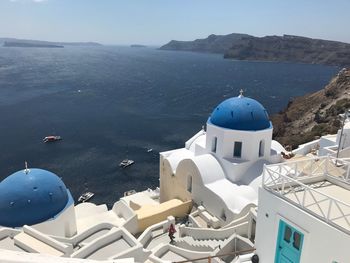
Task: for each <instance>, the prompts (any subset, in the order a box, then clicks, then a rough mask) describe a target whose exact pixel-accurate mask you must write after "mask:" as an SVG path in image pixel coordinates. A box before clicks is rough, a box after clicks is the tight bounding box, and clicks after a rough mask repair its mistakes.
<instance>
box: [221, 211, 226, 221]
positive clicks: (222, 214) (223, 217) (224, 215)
mask: <svg viewBox="0 0 350 263" xmlns="http://www.w3.org/2000/svg"><path fill="white" fill-rule="evenodd" d="M220 217H221V219H222V220H224V221H226V213H225V210H222V213H221V216H220Z"/></svg>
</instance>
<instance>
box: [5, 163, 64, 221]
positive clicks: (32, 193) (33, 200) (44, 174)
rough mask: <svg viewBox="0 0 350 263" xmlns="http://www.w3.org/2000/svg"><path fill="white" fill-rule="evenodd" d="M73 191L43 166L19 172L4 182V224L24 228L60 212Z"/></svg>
mask: <svg viewBox="0 0 350 263" xmlns="http://www.w3.org/2000/svg"><path fill="white" fill-rule="evenodd" d="M69 197H70V193H69V190H68V189H67V188H66V186H65V185H64V183H63V181H62V180H61V179H60V178H59V177H58V176H57V175H55V174H54V173H51V172H49V171H46V170H42V169H30V170H27V172H26V170H22V171H18V172H16V173H14V174H12V175H10V176H8V177H7V178H5V179H4V180H3V181H2V182H1V183H0V225H1V226H7V227H21V226H23V225H34V224H38V223H41V222H44V221H46V220H48V219H50V218H53V217H55V216H56V215H57V214H59V213H60V212H61V211H62V210H63V209H64V208H65V206H66V205H67V203H68V201H69Z"/></svg>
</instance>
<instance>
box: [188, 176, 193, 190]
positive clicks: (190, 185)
mask: <svg viewBox="0 0 350 263" xmlns="http://www.w3.org/2000/svg"><path fill="white" fill-rule="evenodd" d="M187 191H189V192H190V193H192V176H191V175H188V176H187Z"/></svg>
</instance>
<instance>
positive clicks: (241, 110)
mask: <svg viewBox="0 0 350 263" xmlns="http://www.w3.org/2000/svg"><path fill="white" fill-rule="evenodd" d="M208 122H209V123H212V124H214V125H216V126H219V127H222V128H226V129H232V130H242V131H258V130H264V129H267V128H270V127H271V122H270V120H269V116H268V115H267V111H266V110H265V108H264V107H263V106H262V105H261V104H260V103H259V102H257V101H256V100H253V99H251V98H246V97H243V96H238V97H233V98H230V99H227V100H225V101H223V102H221V103H220V104H219V105H218V106H217V107H216V108H215V109H214V111H213V113H212V114H211V116H210V118H209V120H208Z"/></svg>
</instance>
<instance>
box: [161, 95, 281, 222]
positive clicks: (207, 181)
mask: <svg viewBox="0 0 350 263" xmlns="http://www.w3.org/2000/svg"><path fill="white" fill-rule="evenodd" d="M242 93H243V92H241V94H240V95H239V96H237V97H232V98H229V99H227V100H225V101H223V102H221V103H220V104H219V105H218V106H216V107H215V108H214V109H213V112H212V114H211V115H210V116H209V118H208V120H207V123H206V130H204V129H203V130H201V131H199V132H198V133H197V134H195V135H194V136H193V137H192V138H191V139H189V140H188V141H187V142H186V144H185V147H184V148H181V149H176V150H172V151H167V152H163V153H161V156H160V190H161V192H160V199H161V202H164V201H167V200H171V199H173V198H178V199H181V200H183V201H187V200H193V201H194V203H195V205H197V206H200V207H201V209H202V210H203V209H204V210H206V211H208V212H209V213H210V214H211V215H213V216H214V217H215V218H216V221H215V223H213V226H212V227H215V225H216V226H224V225H225V224H227V223H228V222H231V221H232V220H235V219H236V218H238V217H240V216H242V215H244V214H245V213H247V211H249V210H250V208H251V207H254V206H256V205H257V198H258V187H259V185H260V183H261V173H262V170H263V166H264V164H270V163H277V162H280V161H281V159H282V158H281V152H282V151H284V148H283V147H282V146H281V145H280V144H279V143H278V142H277V141H274V140H272V132H273V127H272V124H271V121H270V119H269V116H268V113H267V111H266V109H265V108H264V106H263V105H261V104H260V103H259V102H258V101H256V100H254V99H251V98H248V97H244V96H243V94H242Z"/></svg>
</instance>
